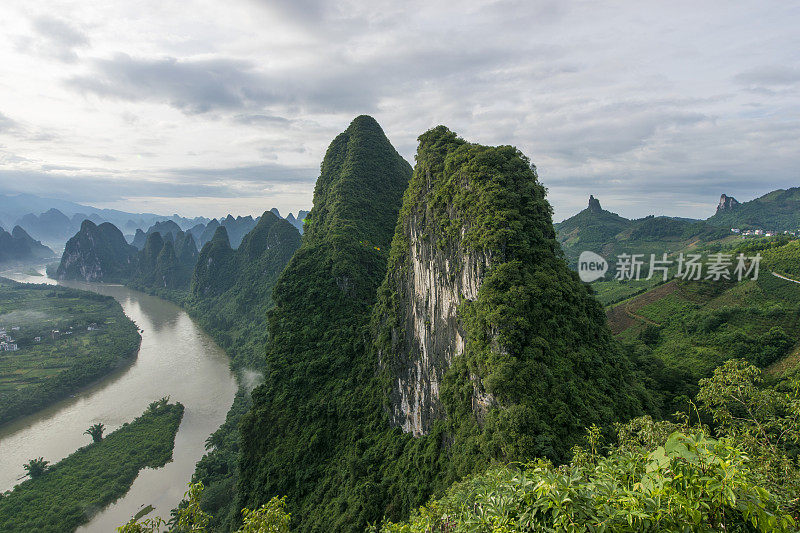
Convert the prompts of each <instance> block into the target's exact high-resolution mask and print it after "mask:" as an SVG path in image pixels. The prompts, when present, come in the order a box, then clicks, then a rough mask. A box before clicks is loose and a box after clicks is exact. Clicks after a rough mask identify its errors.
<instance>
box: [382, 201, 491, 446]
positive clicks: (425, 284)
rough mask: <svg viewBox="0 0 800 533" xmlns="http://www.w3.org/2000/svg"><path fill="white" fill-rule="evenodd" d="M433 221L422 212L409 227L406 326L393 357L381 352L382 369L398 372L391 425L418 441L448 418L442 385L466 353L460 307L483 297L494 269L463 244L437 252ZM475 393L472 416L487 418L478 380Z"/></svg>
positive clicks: (401, 287) (403, 285) (403, 290)
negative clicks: (457, 359)
mask: <svg viewBox="0 0 800 533" xmlns="http://www.w3.org/2000/svg"><path fill="white" fill-rule="evenodd" d="M428 217H430V214H429V213H426V212H425V211H424V210H422V211H420V212H416V213H413V214H412V215H410V216H409V218H408V220H407V222H406V223H405V224H406V228H405V230H406V231H407V235H408V244H409V247H408V250H409V253H408V256H407V258H406V259H405V261H406V262H407V267H406V268H405V269H403V271H402V273H401V274H400V279H399V280H398V282H399V283H398V287H397V290H398V295H400V298H401V306H402V309H403V313H402V315H403V316H402V325H401V327H400V328H396V329H395V331H393V337H394V341H395V342H394V343H393V350H391V351H392V355H390V354H389V353H384V351H382V350H381V351H379V358H380V359H381V361H382V362H383V364H385V365H390V366H391V367H392V368H393V378H394V381H393V383H392V390H391V393H390V418H391V421H392V423H393V424H395V425H397V426H400V427H402V428H403V431H405V432H407V433H412V434H414V435H416V436H419V435H424V434H426V433H427V432H428V431H429V429H430V427H431V424H432V422H433V421H434V420H436V419H439V418H443V417H444V414H445V413H444V410H443V408H442V405H441V402H440V399H439V384H440V383H441V381H442V378H443V376H444V373H445V371H447V369H448V368H450V365H451V363H452V362H453V359H454V358H455V357H458V356H459V355H461V354H462V353H463V352H464V335H465V333H464V331H463V329H462V327H461V325H460V322H459V318H458V307H459V305H461V303H462V302H463V301H472V300H475V299H476V298H477V297H478V289H479V288H480V285H481V282H482V281H483V277H484V274H485V272H486V270H487V268H488V267H489V266H490V264H491V262H490V260H489V257H487V255H486V254H485V253H482V252H474V251H466V250H464V248H463V247H462V246H461V243H460V239H458V240H457V241H455V242H453V243H452V244H451V245H450V246H448V247H447V248H445V249H442V248H440V247H438V246H437V245H436V242H435V240H434V239H431V238H430V236H429V235H426V233H425V227H426V218H428ZM428 223H430V220H428ZM463 233H464V232H463V231H462V235H463ZM390 358H393V360H392V361H391V362H390V361H389V359H390ZM474 389H475V393H476V394H475V395H474V400H475V401H474V405H473V411H474V413H475V414H476V416H478V417H482V416H483V415H484V414H485V412H486V410H487V409H488V407H489V406H490V405H492V404H493V403H494V399H493V397H492V395H491V394H487V393H485V391H484V390H483V386H482V385H481V384H480V382H479V380H477V379H475V383H474Z"/></svg>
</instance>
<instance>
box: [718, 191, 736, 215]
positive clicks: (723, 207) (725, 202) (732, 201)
mask: <svg viewBox="0 0 800 533" xmlns="http://www.w3.org/2000/svg"><path fill="white" fill-rule="evenodd" d="M738 205H739V202H738V201H737V200H736V198H734V197H733V196H728V195H726V194H723V195H722V196H720V197H719V204H717V213H719V212H720V211H730V210H732V209H733V208H735V207H736V206H738Z"/></svg>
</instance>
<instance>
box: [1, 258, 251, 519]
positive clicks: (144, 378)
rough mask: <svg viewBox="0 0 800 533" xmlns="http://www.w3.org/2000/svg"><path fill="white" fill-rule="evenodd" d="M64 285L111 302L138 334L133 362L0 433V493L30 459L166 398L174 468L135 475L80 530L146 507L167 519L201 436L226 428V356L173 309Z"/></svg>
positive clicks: (112, 290)
mask: <svg viewBox="0 0 800 533" xmlns="http://www.w3.org/2000/svg"><path fill="white" fill-rule="evenodd" d="M42 270H43V269H42ZM2 275H3V276H5V277H8V278H11V279H14V280H16V281H22V282H28V283H55V282H54V281H53V280H50V279H47V278H45V277H41V276H32V275H29V274H26V273H25V272H24V271H23V272H5V273H3V274H2ZM64 284H65V285H68V286H70V287H75V288H79V289H85V290H90V291H94V292H97V293H100V294H106V295H109V296H113V297H114V298H115V299H116V300H117V301H118V302H119V303H120V304H121V305H122V309H123V310H124V311H125V314H126V315H127V316H128V317H129V318H130V319H131V320H133V322H135V323H136V324H137V325H138V326H139V328H141V329H142V330H143V332H142V345H141V349H140V350H139V356H138V358H137V359H136V361H135V362H134V363H133V364H132V365H131V366H129V367H126V368H125V369H123V370H121V371H119V372H117V373H116V374H113V375H111V376H108V377H107V378H105V379H103V380H102V381H100V382H98V383H96V384H95V385H93V386H90V387H88V388H86V389H84V390H82V391H81V392H79V393H77V394H75V395H74V396H73V397H70V398H67V399H65V400H63V401H61V402H58V403H56V404H53V405H51V406H50V407H48V408H47V409H45V410H43V411H39V412H38V413H36V414H33V415H31V416H28V417H25V418H23V419H20V420H17V421H16V422H12V423H11V424H8V425H6V426H4V427H2V428H0V491H3V490H8V489H10V488H11V487H13V485H14V484H15V483H16V482H17V481H16V480H17V479H18V478H19V477H21V476H22V475H23V474H24V470H23V469H22V464H23V463H25V462H27V461H28V460H29V459H31V458H34V457H40V456H41V457H44V458H45V459H47V460H48V461H50V462H51V463H55V462H56V461H59V460H60V459H63V458H64V457H66V456H67V455H69V454H70V453H72V452H73V451H75V450H76V449H78V448H79V447H81V446H83V445H86V444H88V443H89V437H88V436H87V435H84V434H83V431H84V430H85V429H86V428H88V427H89V426H90V425H92V424H94V423H96V422H102V423H103V424H105V425H106V428H107V431H113V430H115V429H117V428H118V427H120V426H121V425H122V424H123V423H124V422H130V421H131V420H133V419H134V418H136V417H137V416H139V415H140V414H142V412H143V411H144V410H145V409H146V408H147V405H148V404H149V403H150V402H152V401H154V400H157V399H159V398H161V397H162V396H169V397H170V399H171V401H179V402H181V403H183V405H184V406H185V407H186V410H185V412H184V415H183V421H182V422H181V425H180V428H179V429H178V434H177V435H176V437H175V449H174V452H173V460H172V462H170V463H167V465H166V466H164V467H162V468H157V469H149V468H146V469H144V470H142V471H140V472H139V476H138V477H137V478H136V481H134V483H133V485H132V486H131V489H130V490H129V491H128V493H127V494H126V495H125V496H124V497H122V498H121V499H119V500H117V502H116V503H113V504H111V505H110V506H108V507H106V508H105V509H103V510H101V511H100V512H98V513H97V514H96V515H95V516H94V518H93V519H92V520H91V521H90V522H89V523H88V524H86V525H85V526H84V527H82V528H80V529H79V530H78V531H81V532H95V531H96V532H104V533H105V532H109V531H115V528H116V527H117V526H120V525H122V524H124V523H125V522H127V521H128V520H129V519H130V517H131V516H133V515H134V514H136V513H137V512H138V511H139V510H140V509H142V508H143V507H145V506H147V505H152V506H153V507H154V508H155V510H154V511H153V514H152V515H150V516H153V515H160V516H162V517H164V518H168V517H169V511H170V509H172V508H174V507H175V506H176V505H177V503H178V502H179V501H180V500H181V497H182V496H183V493H184V491H185V490H186V484H187V483H188V482H189V480H190V479H191V476H192V473H193V472H194V467H195V463H197V461H198V460H199V459H200V458H201V457H202V456H203V453H204V452H205V450H204V444H205V440H206V438H207V437H208V436H209V435H210V434H211V433H212V432H213V431H214V430H216V429H217V427H219V426H220V424H222V422H224V420H225V415H226V413H227V412H228V409H229V408H230V406H231V403H232V402H233V396H234V394H235V392H236V379H235V376H234V375H233V373H232V372H231V371H230V370H229V368H228V357H227V355H226V354H225V352H224V351H223V350H222V349H221V348H219V347H218V346H217V345H216V344H215V343H214V341H213V340H211V338H210V337H209V336H208V335H206V334H205V333H203V332H202V331H201V330H200V328H199V327H198V326H197V325H196V324H195V323H194V322H193V321H192V319H191V318H189V315H187V314H186V312H185V311H183V310H182V309H181V308H180V307H178V306H176V305H174V304H172V303H169V302H167V301H164V300H162V299H160V298H157V297H155V296H149V295H147V294H143V293H141V292H137V291H134V290H131V289H128V288H126V287H123V286H120V285H104V284H97V283H76V282H70V283H64Z"/></svg>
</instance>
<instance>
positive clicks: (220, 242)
mask: <svg viewBox="0 0 800 533" xmlns="http://www.w3.org/2000/svg"><path fill="white" fill-rule="evenodd" d="M210 242H211V243H212V244H215V245H217V246H227V247H228V248H230V247H231V241H230V239H229V238H228V230H227V229H225V226H219V227H218V228H217V229H216V230H215V231H214V236H213V237H212V238H211V241H210Z"/></svg>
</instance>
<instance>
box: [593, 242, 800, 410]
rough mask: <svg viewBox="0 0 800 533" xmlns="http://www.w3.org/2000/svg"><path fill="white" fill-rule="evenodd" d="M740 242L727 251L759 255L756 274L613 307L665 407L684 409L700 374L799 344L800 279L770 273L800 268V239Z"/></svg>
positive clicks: (689, 284)
mask: <svg viewBox="0 0 800 533" xmlns="http://www.w3.org/2000/svg"><path fill="white" fill-rule="evenodd" d="M738 242H739V244H738V245H737V246H736V247H733V248H730V249H727V250H725V251H726V253H732V254H737V253H740V252H741V253H745V254H746V255H748V256H752V255H755V254H756V253H760V254H761V256H762V260H761V265H760V272H759V277H758V279H757V280H753V279H746V280H742V281H741V282H739V281H735V280H733V281H724V280H721V281H683V280H673V281H670V282H669V283H667V284H664V285H659V286H658V287H656V288H652V289H649V290H647V291H646V292H644V293H643V294H641V295H639V296H636V297H634V298H632V299H630V300H627V301H623V302H621V303H620V304H618V305H616V306H614V307H613V308H612V309H611V310H610V311H609V312H608V316H609V320H610V323H611V327H612V329H613V330H614V331H615V333H618V334H619V337H620V339H621V340H622V341H623V342H624V343H625V347H626V350H627V351H628V353H629V354H631V357H632V358H633V360H634V362H635V364H636V366H637V367H638V368H640V369H641V370H642V372H643V373H642V379H643V380H644V382H645V383H646V385H647V386H648V388H649V389H650V390H651V391H654V392H655V393H656V394H655V397H656V399H657V401H658V403H659V404H660V405H661V408H662V409H663V412H664V413H671V412H673V411H675V410H676V409H682V408H684V407H685V405H686V398H688V397H691V396H692V395H693V394H694V393H695V392H696V391H697V383H698V380H699V379H701V378H704V377H707V376H709V375H710V374H711V372H712V371H713V370H714V369H715V368H716V367H718V366H719V365H721V364H722V363H724V362H725V361H726V360H728V359H731V358H739V359H744V360H747V361H749V362H750V363H752V364H754V365H756V366H757V367H759V368H766V367H768V366H770V365H772V364H774V363H776V362H778V361H780V360H782V359H783V358H786V357H788V356H790V355H791V354H792V353H794V351H795V350H796V345H797V339H798V338H800V284H796V283H792V282H789V281H786V280H782V279H779V278H777V277H775V276H773V275H771V271H772V270H778V271H785V272H787V273H789V274H792V273H794V272H796V269H797V267H796V266H795V265H796V264H797V262H796V260H795V259H796V258H800V256H798V255H797V250H798V243H797V241H791V242H787V241H785V240H774V241H767V240H764V241H759V242H755V241H754V242H745V243H744V244H742V241H738ZM629 283H631V284H633V283H636V282H629Z"/></svg>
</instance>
